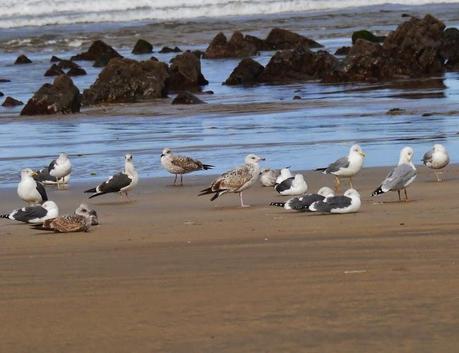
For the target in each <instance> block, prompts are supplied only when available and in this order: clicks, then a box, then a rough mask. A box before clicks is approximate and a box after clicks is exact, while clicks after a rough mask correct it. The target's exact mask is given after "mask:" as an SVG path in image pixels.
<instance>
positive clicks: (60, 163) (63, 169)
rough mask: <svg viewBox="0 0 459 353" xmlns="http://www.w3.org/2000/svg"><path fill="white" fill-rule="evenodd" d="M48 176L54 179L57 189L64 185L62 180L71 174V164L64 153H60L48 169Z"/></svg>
mask: <svg viewBox="0 0 459 353" xmlns="http://www.w3.org/2000/svg"><path fill="white" fill-rule="evenodd" d="M48 172H49V175H50V176H52V177H55V178H56V183H57V188H58V189H60V186H61V184H64V178H65V177H66V176H68V175H70V173H71V172H72V163H71V162H70V159H69V157H68V156H67V154H66V153H61V154H60V155H59V157H57V159H55V160H53V161H52V162H51V163H50V164H49V167H48Z"/></svg>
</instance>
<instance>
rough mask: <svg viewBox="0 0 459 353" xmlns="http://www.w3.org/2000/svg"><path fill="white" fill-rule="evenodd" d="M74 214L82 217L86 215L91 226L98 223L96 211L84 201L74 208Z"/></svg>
mask: <svg viewBox="0 0 459 353" xmlns="http://www.w3.org/2000/svg"><path fill="white" fill-rule="evenodd" d="M75 214H76V215H79V216H83V217H88V218H89V219H90V221H91V225H93V226H95V225H98V224H99V220H98V218H97V212H96V211H95V210H93V209H92V208H90V207H89V206H88V205H87V204H85V203H82V204H81V205H80V206H78V208H77V209H76V210H75Z"/></svg>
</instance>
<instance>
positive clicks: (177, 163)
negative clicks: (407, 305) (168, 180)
mask: <svg viewBox="0 0 459 353" xmlns="http://www.w3.org/2000/svg"><path fill="white" fill-rule="evenodd" d="M161 165H162V166H163V167H164V169H166V170H167V171H168V172H169V173H171V174H175V179H174V185H175V183H176V182H177V176H178V175H180V185H183V174H187V173H191V172H195V171H197V170H208V169H212V168H213V167H214V166H213V165H210V164H204V163H202V162H201V161H199V160H197V159H193V158H190V157H186V156H180V155H175V154H173V153H172V150H171V149H170V148H165V149H163V153H162V154H161Z"/></svg>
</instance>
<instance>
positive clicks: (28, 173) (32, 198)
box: [17, 168, 48, 206]
mask: <svg viewBox="0 0 459 353" xmlns="http://www.w3.org/2000/svg"><path fill="white" fill-rule="evenodd" d="M34 175H35V172H34V171H33V170H32V169H30V168H26V169H23V170H21V181H20V182H19V184H18V189H17V192H18V196H19V197H20V198H21V199H22V200H23V201H25V202H27V204H29V206H30V205H36V204H41V203H43V202H45V201H48V195H47V194H46V190H45V187H44V186H43V184H42V183H40V182H38V181H35V180H34V178H33V177H34Z"/></svg>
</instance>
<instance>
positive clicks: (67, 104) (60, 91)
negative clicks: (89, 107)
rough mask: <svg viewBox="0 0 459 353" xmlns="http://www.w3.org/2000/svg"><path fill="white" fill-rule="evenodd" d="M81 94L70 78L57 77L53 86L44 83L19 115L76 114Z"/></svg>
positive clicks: (64, 76)
mask: <svg viewBox="0 0 459 353" xmlns="http://www.w3.org/2000/svg"><path fill="white" fill-rule="evenodd" d="M80 106H81V94H80V91H79V89H78V88H77V87H76V86H75V85H74V84H73V81H72V79H71V78H70V77H68V76H66V75H61V76H58V77H56V78H55V79H54V82H53V84H49V83H45V84H44V85H43V86H41V88H40V89H39V90H38V91H37V92H35V94H34V95H33V97H32V98H31V99H29V101H28V102H27V104H26V106H25V107H24V108H23V109H22V111H21V115H46V114H56V113H64V114H65V113H77V112H79V111H80Z"/></svg>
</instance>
